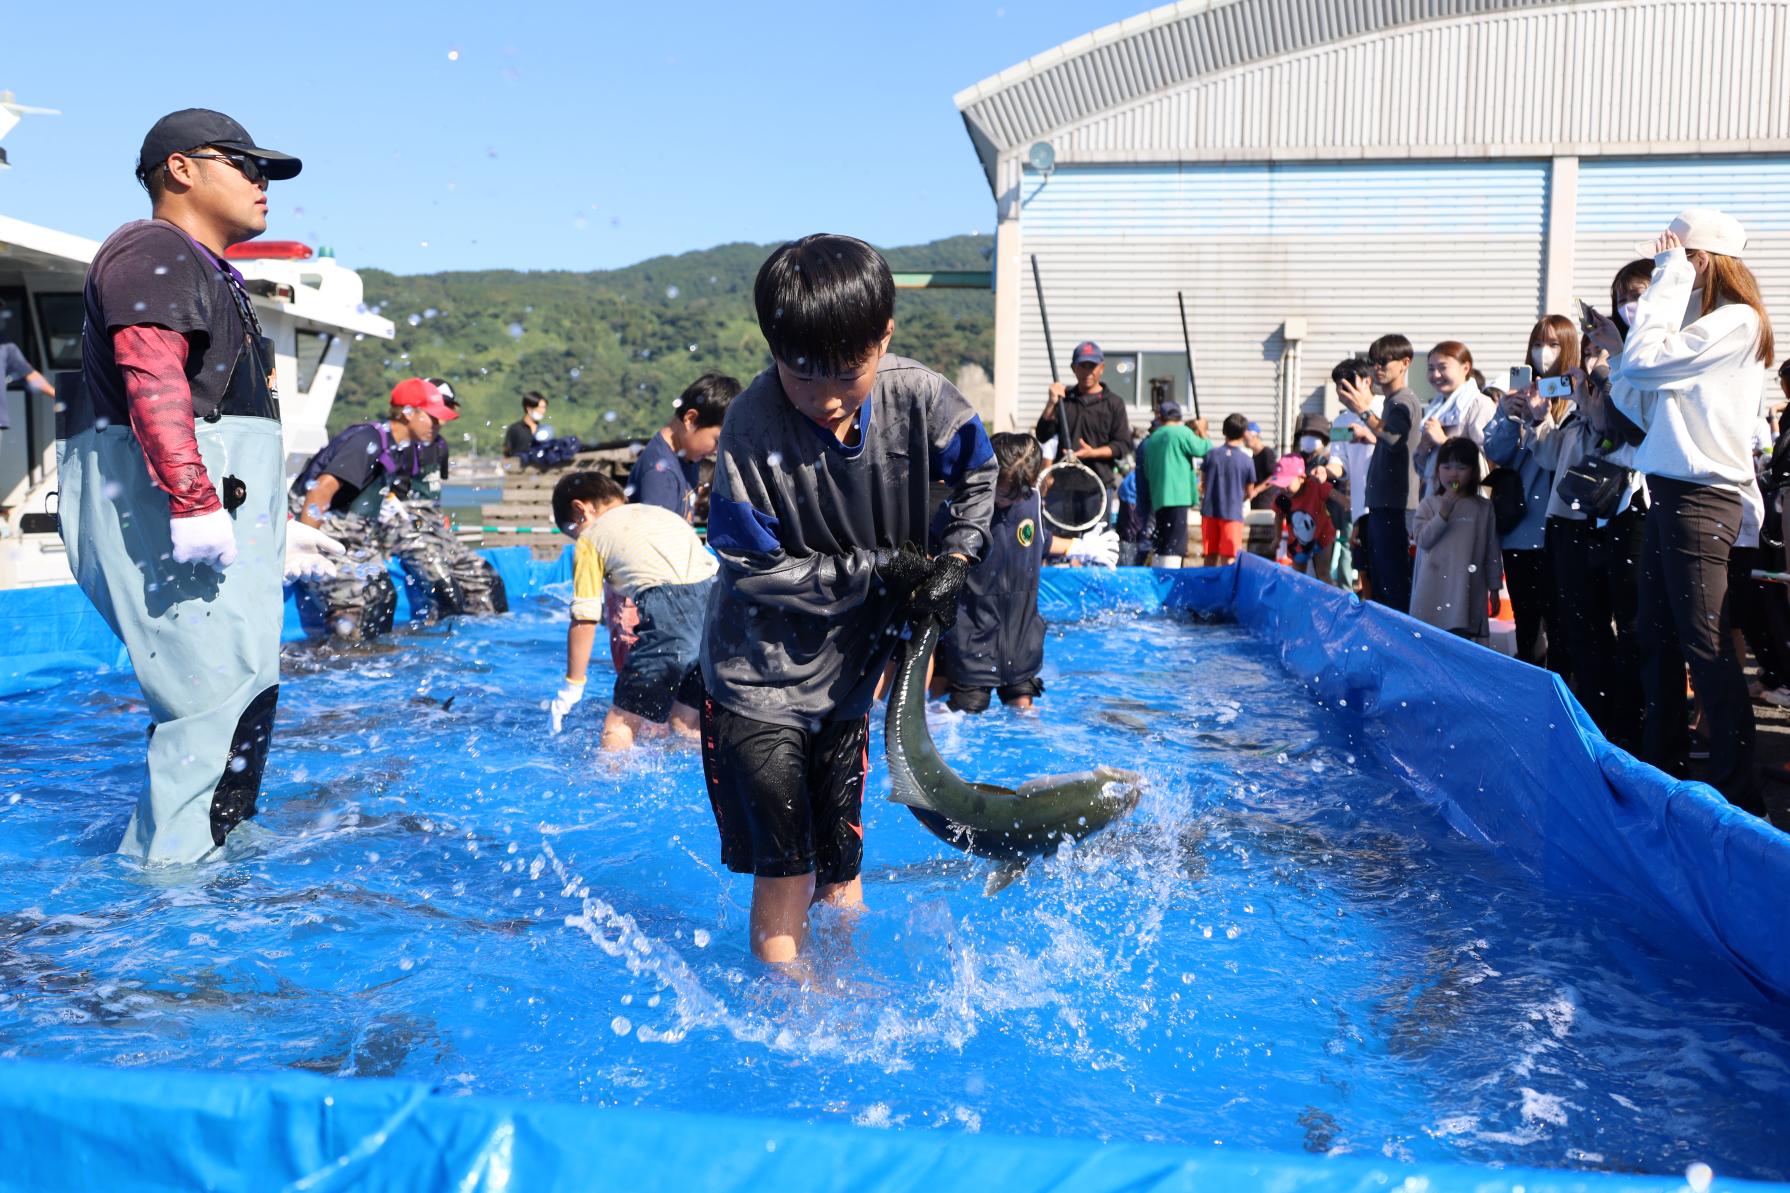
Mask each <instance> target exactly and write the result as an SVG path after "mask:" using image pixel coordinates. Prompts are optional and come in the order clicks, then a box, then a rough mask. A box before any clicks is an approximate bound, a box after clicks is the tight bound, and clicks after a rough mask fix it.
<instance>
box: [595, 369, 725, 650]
mask: <svg viewBox="0 0 1790 1193" xmlns="http://www.w3.org/2000/svg"><path fill="white" fill-rule="evenodd" d="M739 392H740V383H739V382H738V381H735V380H734V379H733V378H732V377H728V376H726V375H724V374H721V373H704V374H703V375H702V376H700V377H698V378H697V379H696V380H694V381H692V382H691V383H690V384H689V385H688V386H687V387H685V389H684V392H683V393H681V394H679V395H678V398H677V401H675V402H673V403H672V404H671V417H670V418H669V419H667V420H666V422H665V425H664V426H662V427H660V428H659V429H658V430H657V431H655V432H653V437H652V438H651V439H649V440H647V443H646V446H645V447H644V448H642V449H641V452H640V455H639V456H637V457H635V460H634V468H633V470H632V471H631V472H630V473H629V474H628V488H627V493H628V500H629V501H631V502H637V503H639V504H641V505H656V506H658V507H659V508H660V509H667V510H670V511H671V512H672V513H674V514H676V515H677V516H678V517H680V518H682V519H684V520H685V521H686V522H694V521H695V520H696V510H697V507H698V505H699V504H700V503H701V498H702V496H703V489H702V484H701V481H702V469H701V466H702V462H703V461H704V460H706V459H708V458H709V457H710V456H713V455H714V454H715V445H716V444H717V443H718V442H720V440H721V420H722V419H724V418H726V417H727V404H728V403H729V402H731V401H733V399H734V397H735V395H737V394H738V393H739ZM603 624H604V625H605V626H607V627H608V629H609V659H610V661H611V662H612V663H614V664H615V669H616V671H617V672H618V673H619V672H620V671H621V669H622V668H623V667H625V666H627V664H628V651H629V650H631V649H632V648H633V646H634V643H635V642H637V641H639V635H637V634H636V633H635V632H634V631H635V630H636V629H637V628H638V627H639V625H640V610H639V609H637V608H636V607H635V605H634V602H633V601H630V600H628V598H626V597H624V596H622V595H621V593H619V592H617V591H616V590H615V589H614V588H610V589H609V591H607V592H606V593H604V594H603Z"/></svg>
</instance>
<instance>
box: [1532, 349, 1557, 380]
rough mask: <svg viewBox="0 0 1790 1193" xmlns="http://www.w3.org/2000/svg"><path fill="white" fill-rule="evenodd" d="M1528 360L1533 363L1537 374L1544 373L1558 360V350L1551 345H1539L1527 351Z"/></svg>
mask: <svg viewBox="0 0 1790 1193" xmlns="http://www.w3.org/2000/svg"><path fill="white" fill-rule="evenodd" d="M1529 359H1530V360H1531V361H1532V362H1534V364H1535V371H1536V372H1537V373H1545V372H1547V371H1548V370H1549V369H1551V368H1553V367H1554V364H1555V362H1556V361H1558V360H1559V359H1560V349H1559V348H1557V347H1554V346H1553V345H1551V344H1540V345H1537V346H1536V347H1534V348H1531V349H1529Z"/></svg>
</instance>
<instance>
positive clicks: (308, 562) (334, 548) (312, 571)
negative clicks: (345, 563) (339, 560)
mask: <svg viewBox="0 0 1790 1193" xmlns="http://www.w3.org/2000/svg"><path fill="white" fill-rule="evenodd" d="M346 554H348V548H346V547H344V546H343V545H342V544H341V543H339V542H337V541H336V540H335V539H333V538H331V537H329V535H327V534H324V533H323V532H322V531H321V530H318V529H317V528H316V527H315V526H312V525H310V524H309V523H308V522H300V521H299V520H298V519H297V518H294V519H292V520H291V521H290V522H288V523H286V579H288V580H329V579H332V578H334V576H335V574H336V562H335V560H334V559H331V558H330V556H332V555H334V556H338V557H339V556H343V555H346Z"/></svg>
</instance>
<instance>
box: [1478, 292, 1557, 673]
mask: <svg viewBox="0 0 1790 1193" xmlns="http://www.w3.org/2000/svg"><path fill="white" fill-rule="evenodd" d="M1528 356H1529V365H1530V368H1531V369H1532V370H1533V372H1534V375H1535V378H1536V380H1535V381H1534V382H1532V383H1531V384H1530V385H1529V386H1528V387H1527V388H1525V389H1520V390H1513V391H1512V392H1510V393H1508V394H1506V395H1505V396H1504V400H1503V403H1502V405H1501V406H1500V408H1499V411H1498V413H1497V415H1496V416H1495V417H1494V418H1493V419H1492V421H1491V424H1490V425H1489V426H1488V427H1487V428H1486V433H1485V454H1486V458H1487V459H1489V460H1491V462H1492V463H1494V464H1496V465H1498V471H1497V472H1494V473H1493V474H1492V480H1491V481H1490V483H1491V485H1492V504H1493V506H1494V508H1496V509H1498V510H1499V533H1498V544H1499V547H1500V549H1501V550H1502V552H1503V557H1504V584H1505V587H1507V588H1508V589H1509V590H1510V604H1511V611H1512V612H1513V613H1514V614H1515V615H1516V632H1517V658H1519V659H1521V660H1523V662H1525V663H1532V664H1534V665H1535V666H1537V667H1547V668H1548V669H1549V670H1552V671H1558V672H1561V673H1562V674H1564V673H1565V672H1566V667H1567V654H1566V642H1565V641H1564V639H1565V635H1564V634H1562V633H1561V632H1560V626H1559V625H1558V624H1557V623H1556V621H1555V617H1554V572H1553V568H1552V567H1551V566H1550V565H1549V562H1548V552H1547V540H1546V533H1547V515H1548V498H1549V497H1550V496H1551V495H1552V494H1553V490H1554V472H1553V469H1551V468H1546V467H1543V466H1542V463H1541V461H1540V460H1538V459H1537V458H1536V455H1535V451H1534V448H1535V438H1536V433H1537V432H1538V431H1539V430H1540V429H1541V428H1542V427H1544V426H1546V427H1547V428H1549V429H1550V430H1552V429H1554V428H1557V427H1559V426H1560V424H1561V423H1562V422H1564V421H1565V419H1566V416H1567V414H1568V412H1569V411H1571V409H1572V405H1573V403H1572V399H1571V398H1570V397H1567V396H1556V397H1554V398H1552V399H1549V398H1544V397H1542V396H1541V392H1540V388H1539V383H1540V382H1541V381H1542V380H1543V379H1546V378H1552V379H1555V380H1556V381H1558V380H1561V379H1567V378H1572V377H1574V376H1576V375H1577V374H1578V372H1579V329H1578V327H1577V326H1575V325H1574V323H1573V321H1572V320H1571V319H1568V318H1567V317H1566V316H1564V315H1546V316H1543V317H1542V319H1541V320H1540V321H1539V322H1537V323H1536V325H1535V326H1534V327H1533V328H1531V329H1530V331H1529V353H1528ZM1500 474H1502V476H1503V477H1504V478H1506V479H1505V480H1504V481H1503V485H1504V486H1507V488H1501V487H1500V481H1499V479H1498V478H1499V476H1500ZM1517 493H1520V494H1521V496H1522V507H1523V508H1522V514H1521V517H1520V518H1519V519H1518V520H1517V521H1515V522H1514V523H1510V524H1508V525H1507V524H1506V523H1507V522H1508V518H1509V514H1508V513H1507V512H1506V510H1507V508H1508V506H1509V505H1510V504H1511V498H1512V497H1514V496H1515V495H1516V494H1517Z"/></svg>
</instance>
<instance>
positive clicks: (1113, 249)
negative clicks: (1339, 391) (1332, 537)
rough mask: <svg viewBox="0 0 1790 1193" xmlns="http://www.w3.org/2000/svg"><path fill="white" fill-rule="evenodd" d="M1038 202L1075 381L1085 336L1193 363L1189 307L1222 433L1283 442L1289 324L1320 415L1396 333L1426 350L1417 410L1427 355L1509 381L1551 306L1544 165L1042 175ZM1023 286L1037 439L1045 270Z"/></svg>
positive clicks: (1058, 326) (1025, 215)
mask: <svg viewBox="0 0 1790 1193" xmlns="http://www.w3.org/2000/svg"><path fill="white" fill-rule="evenodd" d="M1021 193H1022V196H1024V197H1025V203H1024V206H1023V208H1022V215H1021V218H1020V229H1021V236H1022V252H1023V253H1024V254H1026V255H1030V254H1034V253H1035V254H1036V255H1037V257H1038V264H1039V269H1040V271H1041V273H1042V275H1043V279H1044V284H1045V298H1046V301H1047V302H1048V303H1049V307H1050V322H1051V328H1052V331H1053V333H1054V338H1055V342H1056V348H1057V358H1058V361H1059V364H1060V366H1061V367H1062V368H1063V370H1064V379H1065V380H1066V381H1067V380H1070V378H1069V377H1068V373H1067V370H1068V354H1069V352H1070V350H1071V349H1073V347H1074V345H1075V344H1076V343H1078V342H1080V341H1082V340H1085V339H1092V340H1096V341H1098V342H1099V343H1100V344H1101V345H1102V347H1103V348H1105V349H1107V350H1108V351H1109V352H1110V351H1115V350H1126V351H1145V352H1165V351H1166V352H1178V351H1179V350H1180V348H1181V325H1180V321H1179V318H1178V313H1177V310H1176V305H1175V292H1176V291H1177V290H1181V291H1183V292H1184V293H1185V294H1186V296H1187V317H1188V323H1189V327H1190V330H1191V332H1192V337H1193V347H1194V354H1195V357H1196V365H1197V370H1198V383H1199V394H1200V405H1201V407H1202V409H1203V411H1204V413H1205V414H1206V416H1207V418H1208V420H1209V421H1210V422H1211V424H1212V430H1213V431H1214V433H1216V431H1217V426H1218V421H1219V420H1220V419H1221V418H1222V417H1223V416H1224V415H1225V414H1227V413H1229V412H1232V411H1240V412H1242V413H1244V414H1246V415H1248V416H1249V417H1250V418H1251V419H1253V420H1255V421H1257V422H1259V423H1260V424H1261V425H1262V427H1263V430H1264V432H1268V433H1271V432H1272V430H1273V429H1274V427H1275V426H1276V421H1277V416H1278V414H1279V401H1280V394H1281V386H1282V384H1283V383H1290V382H1287V381H1286V379H1284V378H1283V377H1282V368H1283V366H1284V364H1285V359H1284V358H1285V352H1284V349H1285V344H1284V343H1283V337H1282V328H1283V325H1284V324H1285V323H1286V321H1287V320H1288V319H1289V318H1302V319H1303V320H1304V321H1305V339H1304V341H1303V343H1302V344H1301V347H1300V352H1299V354H1298V364H1297V368H1298V370H1299V376H1298V378H1297V382H1296V387H1295V389H1294V394H1295V398H1296V405H1298V406H1300V407H1301V408H1307V409H1312V408H1317V407H1318V406H1319V404H1320V403H1321V402H1322V400H1323V393H1324V387H1325V384H1326V383H1327V382H1328V380H1329V374H1330V368H1331V366H1332V365H1334V364H1335V363H1336V362H1337V361H1339V360H1341V359H1342V358H1344V357H1345V356H1347V355H1350V354H1351V353H1359V352H1363V351H1365V350H1366V348H1367V345H1368V344H1369V343H1370V342H1371V341H1372V340H1373V339H1374V338H1375V337H1377V336H1379V335H1382V334H1385V333H1387V332H1400V333H1402V334H1404V335H1407V336H1409V337H1410V338H1411V341H1412V343H1413V344H1414V345H1415V346H1416V349H1417V352H1418V353H1419V356H1418V359H1417V361H1416V364H1415V367H1414V371H1413V385H1414V387H1415V388H1416V389H1417V390H1418V391H1419V393H1427V387H1426V386H1425V385H1424V383H1423V358H1422V353H1424V352H1425V351H1426V350H1427V349H1428V348H1429V347H1430V346H1431V345H1433V344H1435V343H1436V342H1438V341H1440V340H1444V339H1458V340H1462V341H1464V342H1465V343H1466V344H1467V345H1468V346H1469V347H1470V348H1471V349H1472V350H1473V353H1474V357H1475V360H1476V363H1478V364H1479V365H1480V366H1481V368H1482V370H1483V371H1484V372H1485V374H1486V377H1487V379H1488V380H1489V381H1490V382H1492V383H1493V384H1502V378H1503V377H1504V370H1505V369H1506V368H1507V367H1508V366H1509V365H1511V364H1516V363H1519V362H1520V361H1521V360H1522V358H1523V353H1524V348H1525V346H1526V343H1527V338H1528V333H1529V328H1530V327H1531V326H1532V325H1533V324H1534V322H1535V318H1536V313H1537V311H1538V309H1539V306H1540V303H1541V293H1542V269H1543V227H1544V224H1545V219H1546V200H1547V164H1546V163H1544V162H1508V161H1502V162H1457V163H1376V164H1365V163H1364V164H1334V165H1332V164H1324V165H1317V164H1275V163H1235V164H1217V165H1182V166H1174V165H1167V166H1142V165H1140V166H1089V167H1065V168H1063V169H1059V170H1057V171H1056V172H1055V173H1054V174H1053V175H1052V176H1051V178H1050V179H1049V180H1048V182H1046V181H1045V180H1044V179H1042V178H1041V177H1040V176H1038V175H1034V174H1028V175H1027V176H1026V177H1025V179H1024V181H1023V184H1022V190H1021ZM1026 282H1027V285H1026V286H1025V287H1024V293H1023V295H1022V297H1021V302H1020V307H1021V316H1020V318H1021V324H1020V328H1019V331H1020V379H1019V418H1020V425H1021V426H1022V427H1027V428H1029V427H1030V426H1031V425H1032V423H1033V422H1034V421H1035V420H1036V418H1037V416H1038V413H1039V410H1040V409H1041V408H1042V406H1043V403H1044V399H1045V393H1046V387H1047V386H1048V384H1049V381H1050V366H1049V362H1048V360H1047V358H1046V355H1045V350H1044V335H1043V328H1042V326H1041V324H1040V321H1039V317H1038V309H1037V299H1036V297H1035V295H1034V294H1033V291H1032V287H1031V285H1030V282H1031V278H1030V276H1029V270H1028V276H1027V277H1026ZM1142 392H1143V391H1142V390H1141V388H1140V393H1142ZM1146 396H1147V395H1146ZM1137 417H1138V418H1139V419H1142V418H1144V417H1146V412H1145V411H1143V410H1139V411H1138V413H1137ZM1138 425H1140V426H1141V425H1142V423H1141V422H1140V423H1139V424H1138ZM1281 446H1283V447H1284V446H1285V444H1282V445H1281Z"/></svg>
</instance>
